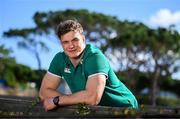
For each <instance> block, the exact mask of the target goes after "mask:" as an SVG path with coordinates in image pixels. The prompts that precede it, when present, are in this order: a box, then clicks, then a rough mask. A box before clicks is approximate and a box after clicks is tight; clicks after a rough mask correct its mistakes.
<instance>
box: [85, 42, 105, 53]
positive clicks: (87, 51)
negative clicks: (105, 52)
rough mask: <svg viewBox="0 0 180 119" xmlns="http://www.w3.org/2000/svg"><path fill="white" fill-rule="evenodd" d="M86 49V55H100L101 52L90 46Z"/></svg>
mask: <svg viewBox="0 0 180 119" xmlns="http://www.w3.org/2000/svg"><path fill="white" fill-rule="evenodd" d="M86 47H87V48H86V53H87V54H88V55H93V54H102V52H101V50H100V49H99V48H98V47H96V46H94V45H92V44H88V45H87V46H86Z"/></svg>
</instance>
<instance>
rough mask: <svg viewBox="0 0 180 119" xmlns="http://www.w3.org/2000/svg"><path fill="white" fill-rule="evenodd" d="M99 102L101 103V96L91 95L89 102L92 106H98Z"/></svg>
mask: <svg viewBox="0 0 180 119" xmlns="http://www.w3.org/2000/svg"><path fill="white" fill-rule="evenodd" d="M99 103H100V98H99V97H98V96H97V95H94V96H90V97H89V98H88V101H87V104H88V105H91V106H96V105H98V104H99Z"/></svg>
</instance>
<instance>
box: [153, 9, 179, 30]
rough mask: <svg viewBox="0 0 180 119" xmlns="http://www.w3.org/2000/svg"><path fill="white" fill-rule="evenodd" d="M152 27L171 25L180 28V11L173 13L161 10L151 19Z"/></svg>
mask: <svg viewBox="0 0 180 119" xmlns="http://www.w3.org/2000/svg"><path fill="white" fill-rule="evenodd" d="M150 23H151V25H153V26H154V25H155V26H163V27H168V26H169V25H171V24H174V25H175V26H177V27H178V26H180V11H176V12H174V13H173V12H171V11H170V10H169V9H160V10H159V11H158V12H157V13H156V14H155V15H153V16H151V17H150Z"/></svg>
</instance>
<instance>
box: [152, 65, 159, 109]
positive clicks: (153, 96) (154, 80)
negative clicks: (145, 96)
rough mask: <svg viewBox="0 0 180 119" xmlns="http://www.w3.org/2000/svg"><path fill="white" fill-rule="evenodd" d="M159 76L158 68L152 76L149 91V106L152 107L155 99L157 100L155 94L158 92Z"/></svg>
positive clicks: (154, 104)
mask: <svg viewBox="0 0 180 119" xmlns="http://www.w3.org/2000/svg"><path fill="white" fill-rule="evenodd" d="M159 75H160V69H159V68H156V70H155V75H154V76H153V77H154V78H153V79H152V87H151V88H152V89H151V95H150V96H151V97H150V99H151V104H152V106H156V99H157V92H158V85H157V83H158V78H159Z"/></svg>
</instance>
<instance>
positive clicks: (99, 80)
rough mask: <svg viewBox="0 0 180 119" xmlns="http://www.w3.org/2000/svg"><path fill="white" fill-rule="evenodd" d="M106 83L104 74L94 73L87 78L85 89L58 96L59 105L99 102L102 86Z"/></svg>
mask: <svg viewBox="0 0 180 119" xmlns="http://www.w3.org/2000/svg"><path fill="white" fill-rule="evenodd" d="M105 85H106V77H105V75H95V76H92V77H91V78H89V79H88V80H87V84H86V89H85V90H83V91H80V92H77V93H74V94H71V95H65V96H62V97H60V105H69V104H78V103H85V104H88V105H97V104H99V102H100V100H101V97H102V94H103V92H104V87H105Z"/></svg>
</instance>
